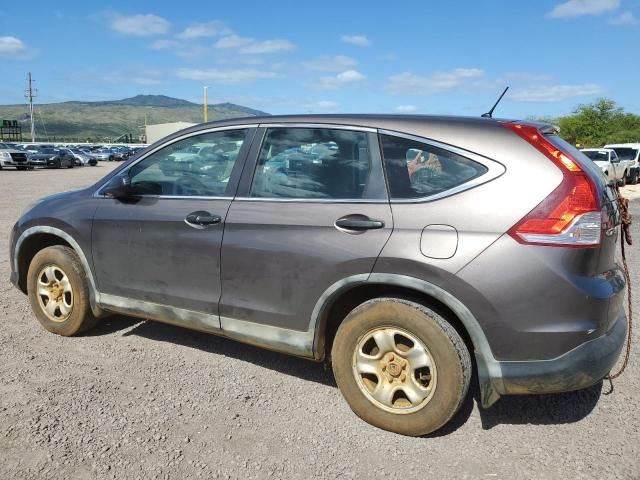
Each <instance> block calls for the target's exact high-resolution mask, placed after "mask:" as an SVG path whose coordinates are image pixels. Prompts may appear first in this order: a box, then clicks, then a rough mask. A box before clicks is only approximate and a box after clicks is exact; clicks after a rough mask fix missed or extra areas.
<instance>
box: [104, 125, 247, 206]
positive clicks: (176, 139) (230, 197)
mask: <svg viewBox="0 0 640 480" xmlns="http://www.w3.org/2000/svg"><path fill="white" fill-rule="evenodd" d="M257 128H258V124H257V123H251V124H241V125H225V126H222V127H213V128H204V129H202V130H196V131H192V132H189V133H185V134H184V135H180V136H177V137H174V138H172V139H171V140H170V141H168V142H166V143H162V144H159V145H157V146H156V147H155V148H153V149H152V150H149V151H147V152H144V153H143V154H142V155H140V157H139V158H136V159H135V161H133V162H131V163H130V164H129V165H126V166H125V167H124V168H123V169H122V170H121V171H119V172H116V173H115V174H114V175H109V176H108V177H107V178H106V180H105V181H104V183H102V184H101V185H100V186H99V187H98V188H97V189H96V191H95V193H94V194H93V196H94V197H97V198H106V199H109V198H108V197H105V195H104V194H103V193H102V190H103V189H104V188H106V187H107V185H108V184H109V182H110V181H111V179H112V178H113V177H114V176H116V175H122V173H123V172H125V171H126V172H128V171H129V170H130V169H131V167H133V166H134V165H136V164H137V163H139V162H141V161H143V160H144V159H145V158H147V157H149V156H150V155H153V154H154V153H156V152H158V151H159V150H162V149H163V148H165V147H168V146H169V145H173V144H174V143H176V142H180V141H182V140H185V139H187V138H190V137H195V136H197V135H203V134H207V133H216V132H223V131H227V130H248V132H247V138H246V139H245V143H244V144H243V145H242V147H241V149H240V151H241V152H242V150H245V151H244V156H241V155H240V152H239V153H238V157H237V158H236V163H237V162H242V164H243V168H244V163H246V161H247V158H248V157H249V153H250V148H251V144H252V143H253V140H254V139H255V135H254V134H255V132H256V130H257ZM234 168H235V164H234ZM238 177H240V175H238ZM236 183H239V178H238V180H237V182H236ZM236 188H237V186H236ZM137 197H140V198H163V199H174V200H175V199H186V200H194V199H197V200H233V198H234V196H233V195H227V196H225V195H222V196H193V195H184V196H183V195H148V194H147V195H137ZM109 200H111V199H109Z"/></svg>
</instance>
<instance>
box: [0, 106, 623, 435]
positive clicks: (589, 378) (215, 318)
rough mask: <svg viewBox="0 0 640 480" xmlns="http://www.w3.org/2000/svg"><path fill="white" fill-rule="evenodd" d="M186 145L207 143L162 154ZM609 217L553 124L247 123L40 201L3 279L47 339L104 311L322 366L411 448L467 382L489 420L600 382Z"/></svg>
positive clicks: (614, 309) (200, 131) (608, 333)
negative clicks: (508, 406) (514, 402)
mask: <svg viewBox="0 0 640 480" xmlns="http://www.w3.org/2000/svg"><path fill="white" fill-rule="evenodd" d="M194 145H198V146H202V145H209V146H210V147H211V148H202V149H199V150H198V153H197V154H195V155H194V156H192V157H190V161H189V162H181V161H178V160H177V159H178V158H179V157H180V154H181V153H187V152H188V153H189V154H190V155H192V151H193V149H192V147H193V146H194ZM226 145H234V146H236V147H237V148H233V149H231V148H225V147H224V146H226ZM168 166H169V167H170V168H167V167H168ZM523 179H526V180H525V182H526V183H524V184H523ZM619 216H620V215H619V212H618V207H617V199H616V196H615V192H614V191H613V190H612V189H611V187H609V186H608V185H607V184H606V182H605V179H604V177H603V176H602V175H601V173H600V171H599V169H598V167H597V166H596V165H595V164H594V163H593V162H591V161H590V160H589V159H587V158H586V157H585V156H584V155H583V154H582V153H580V152H579V151H578V150H576V149H575V148H573V147H571V146H570V145H569V144H567V143H566V142H564V141H563V140H562V139H560V138H559V137H558V136H557V135H556V131H555V130H554V129H553V127H550V126H548V125H542V124H534V123H528V122H512V121H498V120H494V119H487V118H482V119H480V118H477V119H475V118H474V119H469V118H454V117H423V116H380V115H362V116H358V115H354V116H333V115H332V116H282V117H265V118H248V119H241V120H229V121H223V122H218V123H209V124H203V125H199V126H196V127H193V128H190V129H187V130H183V131H181V132H179V133H177V134H174V135H172V136H170V137H168V138H166V139H163V140H161V141H160V142H158V143H156V144H154V145H152V146H151V147H149V148H147V149H146V150H144V152H142V153H141V154H140V155H139V156H137V157H134V158H132V159H130V160H129V161H127V162H126V163H125V164H123V165H122V166H120V167H119V168H117V169H116V170H115V171H114V172H113V173H111V174H110V175H108V176H107V177H105V178H104V179H103V180H101V181H100V182H98V183H97V184H96V185H93V186H91V187H89V188H86V189H84V190H80V191H75V192H69V193H65V194H58V195H55V196H53V197H49V198H47V199H43V200H42V201H41V202H40V203H38V204H36V205H35V206H34V207H32V208H31V209H30V210H29V211H28V212H27V213H25V214H24V215H23V216H22V217H21V218H20V219H19V220H18V222H17V223H16V225H15V226H14V228H13V231H12V235H11V265H12V273H11V280H12V282H13V283H14V285H16V286H17V287H18V288H19V289H20V290H22V291H23V292H24V293H25V294H28V296H29V300H30V302H31V305H32V307H33V311H34V313H35V316H36V318H37V319H38V320H39V321H40V323H41V324H42V325H43V326H44V328H46V329H47V330H49V331H51V332H54V333H57V334H60V335H68V336H70V335H75V334H77V333H79V332H81V331H83V330H85V329H87V328H89V327H90V326H92V325H94V324H95V323H96V321H98V319H99V318H100V317H101V316H103V315H105V314H107V313H109V312H117V313H122V314H126V315H132V316H137V317H141V318H146V319H153V320H157V321H161V322H167V323H171V324H174V325H180V326H184V327H186V328H191V329H194V330H200V331H203V332H209V333H214V334H217V335H222V336H225V337H229V338H233V339H236V340H240V341H243V342H247V343H251V344H254V345H259V346H262V347H265V348H268V349H272V350H277V351H281V352H285V353H289V354H292V355H296V356H300V357H307V358H310V359H313V360H316V361H323V360H327V361H330V362H331V364H332V367H333V371H334V373H335V378H336V382H337V384H338V387H339V388H340V391H341V392H342V394H343V395H344V397H345V399H346V401H347V402H348V403H349V405H350V406H351V408H352V409H353V411H354V412H355V413H356V414H357V415H359V416H360V417H362V418H363V419H364V420H366V421H367V422H369V423H371V424H373V425H376V426H378V427H380V428H384V429H387V430H391V431H394V432H399V433H402V434H406V435H421V434H425V433H429V432H432V431H434V430H437V429H439V428H440V427H442V426H443V425H444V424H445V423H447V422H448V421H449V420H450V419H451V417H452V416H453V415H454V414H455V413H456V411H457V410H458V408H459V406H460V405H461V403H462V402H463V400H464V398H465V396H466V395H467V391H468V388H469V383H470V380H471V377H472V376H473V375H477V378H478V380H479V385H480V394H481V399H482V400H481V401H482V405H483V406H484V407H489V406H490V405H492V404H493V403H494V402H495V401H496V400H497V399H498V398H499V397H500V396H501V395H511V394H530V393H548V392H561V391H567V390H574V389H581V388H584V387H587V386H590V385H592V384H595V383H597V382H598V381H600V380H601V379H602V378H603V377H604V376H605V375H606V374H607V373H608V372H609V370H610V369H611V368H612V366H613V365H614V363H615V362H616V360H617V358H618V356H619V353H620V350H621V347H622V344H623V342H624V338H625V336H626V329H627V327H626V318H625V313H624V309H623V306H622V299H623V289H624V286H625V279H624V275H623V273H622V271H621V269H620V267H619V266H618V265H617V264H616V262H615V259H614V257H615V251H616V240H617V238H618V235H619V228H618V225H619V223H620V218H619Z"/></svg>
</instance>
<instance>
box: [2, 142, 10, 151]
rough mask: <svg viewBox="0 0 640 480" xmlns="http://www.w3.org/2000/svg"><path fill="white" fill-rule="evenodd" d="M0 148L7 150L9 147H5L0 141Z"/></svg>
mask: <svg viewBox="0 0 640 480" xmlns="http://www.w3.org/2000/svg"><path fill="white" fill-rule="evenodd" d="M0 149H2V150H8V149H9V147H7V146H6V145H5V144H4V143H0Z"/></svg>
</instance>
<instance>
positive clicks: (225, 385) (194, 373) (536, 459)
mask: <svg viewBox="0 0 640 480" xmlns="http://www.w3.org/2000/svg"><path fill="white" fill-rule="evenodd" d="M112 167H113V165H107V164H100V166H98V167H95V168H94V167H85V168H83V169H80V168H76V169H73V170H60V171H44V170H43V171H34V172H15V171H1V172H0V205H1V207H0V292H1V295H0V320H1V321H2V328H1V329H0V479H13V478H38V479H42V478H55V479H62V478H65V479H69V478H118V479H120V478H132V479H133V478H176V479H182V478H189V477H202V478H299V479H308V478H378V477H379V478H382V477H385V478H403V477H404V478H438V479H439V478H456V479H460V478H465V479H491V478H508V479H519V478H561V479H574V478H607V479H612V478H629V479H631V478H635V479H637V478H639V477H640V413H639V412H640V392H639V390H638V387H639V385H640V365H639V360H640V345H639V344H638V340H639V338H638V334H637V333H636V335H635V338H634V342H635V347H636V349H635V351H634V353H633V358H632V359H631V365H630V367H629V369H628V371H627V373H626V374H625V375H624V376H623V377H622V378H621V379H620V380H619V381H617V382H616V384H615V393H613V394H612V395H605V393H606V392H607V391H608V390H609V386H608V385H603V386H602V385H599V386H596V387H594V388H591V389H589V390H586V391H581V392H576V393H570V394H562V395H549V396H540V397H533V396H532V397H517V398H514V397H512V398H503V399H501V400H500V401H499V403H497V404H496V405H495V406H494V407H493V408H491V409H489V410H486V411H483V410H480V409H479V408H478V406H477V401H476V399H474V398H471V397H470V398H469V399H468V401H467V402H466V403H465V405H464V407H463V409H462V411H461V412H460V414H459V415H458V416H457V417H456V418H455V419H454V422H453V423H452V424H451V425H450V426H449V427H447V428H446V430H445V431H441V432H438V433H437V434H435V435H433V436H431V437H429V438H406V437H401V436H399V435H394V434H391V433H386V432H383V431H380V430H377V429H375V428H373V427H370V426H368V425H367V424H365V423H364V422H362V421H360V420H359V419H358V418H356V416H355V415H354V414H352V413H351V411H350V410H349V407H348V406H347V405H346V403H345V402H344V401H343V400H342V398H341V396H340V393H339V392H338V390H337V388H336V386H335V384H334V381H333V379H332V376H331V374H330V372H328V371H326V370H325V369H324V368H323V366H322V365H317V364H314V363H311V362H308V361H305V360H299V359H296V358H290V357H287V356H284V355H280V354H276V353H271V352H267V351H263V350H259V349H257V348H253V347H249V346H244V345H241V344H238V343H235V342H233V341H230V340H225V339H221V338H217V337H213V336H208V335H205V334H200V333H195V332H191V331H188V330H183V329H180V328H177V327H171V326H167V325H162V324H158V323H151V322H143V321H139V320H135V319H131V318H126V317H114V318H110V319H109V320H108V321H105V322H103V324H102V325H101V326H100V327H98V328H97V330H95V331H92V332H91V333H90V334H88V335H86V336H83V337H78V338H62V337H57V336H55V335H52V334H49V333H47V332H45V331H44V330H42V329H41V328H40V327H39V325H38V324H37V322H36V320H35V318H34V316H33V315H32V313H31V310H30V308H29V306H28V302H27V299H26V297H25V296H24V295H22V294H21V293H20V292H18V291H17V290H16V289H14V288H13V287H12V286H11V285H10V284H9V282H8V281H7V279H8V277H9V259H8V245H7V242H8V234H9V229H10V228H11V226H12V224H13V222H14V221H15V220H16V219H17V217H18V216H19V215H20V213H21V212H22V211H23V210H24V209H26V208H27V206H28V205H29V204H30V203H31V202H32V201H34V200H35V199H36V198H38V197H41V196H43V195H48V194H51V193H54V192H58V191H63V190H69V189H73V188H78V187H81V186H85V185H88V184H90V183H93V182H94V181H95V180H97V179H98V178H99V177H101V176H102V175H104V174H105V173H106V172H107V171H108V170H109V169H110V168H112ZM633 210H634V212H635V213H636V216H637V218H639V219H640V200H636V201H634V202H633ZM639 230H640V228H639V227H638V225H636V226H634V232H635V237H636V239H637V240H638V241H640V231H639ZM630 256H631V262H630V263H631V266H632V268H633V269H634V274H633V278H634V282H635V285H636V286H638V285H640V278H639V274H640V268H639V267H640V265H639V261H640V254H639V253H637V248H635V250H634V249H632V250H631V252H630ZM635 292H636V293H635V298H636V299H638V298H640V291H638V289H637V288H636V290H635ZM635 306H636V307H635V308H636V309H638V311H640V304H639V302H638V301H636V302H635ZM637 331H640V323H639V324H638V328H637Z"/></svg>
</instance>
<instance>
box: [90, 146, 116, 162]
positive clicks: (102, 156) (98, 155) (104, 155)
mask: <svg viewBox="0 0 640 480" xmlns="http://www.w3.org/2000/svg"><path fill="white" fill-rule="evenodd" d="M91 156H92V157H93V158H95V159H96V160H99V161H110V162H112V161H113V152H112V151H111V150H109V149H108V148H99V149H97V150H94V151H93V152H92V153H91Z"/></svg>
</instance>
